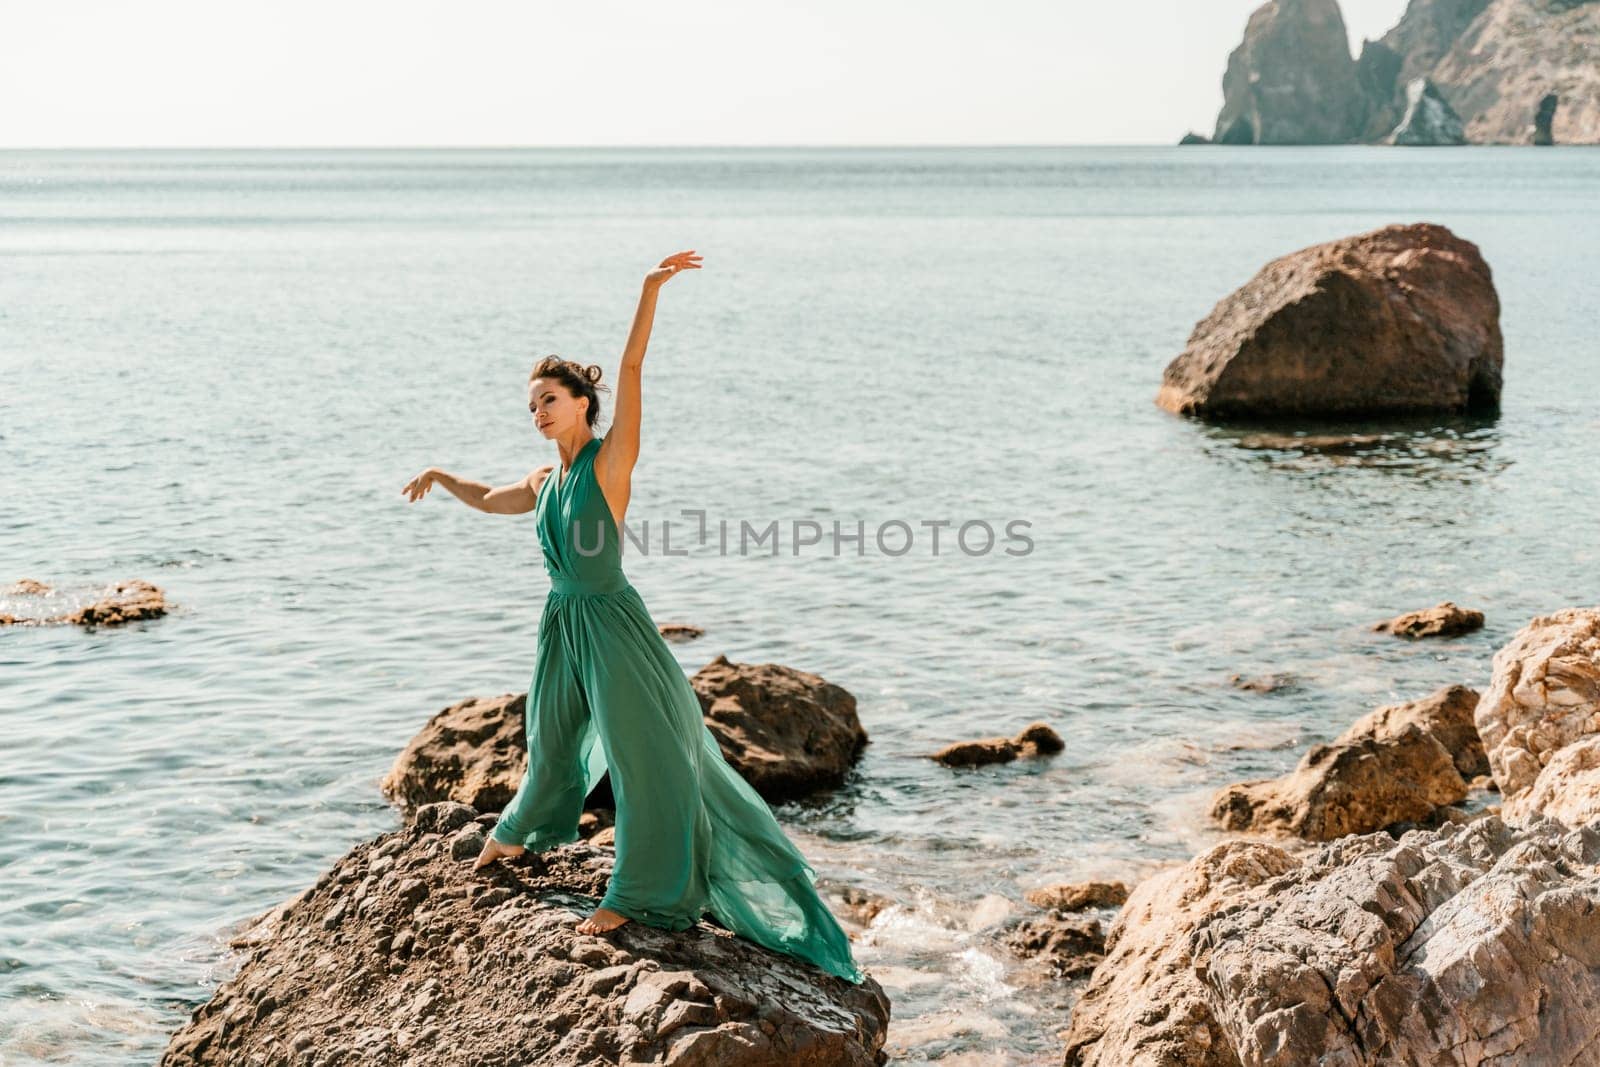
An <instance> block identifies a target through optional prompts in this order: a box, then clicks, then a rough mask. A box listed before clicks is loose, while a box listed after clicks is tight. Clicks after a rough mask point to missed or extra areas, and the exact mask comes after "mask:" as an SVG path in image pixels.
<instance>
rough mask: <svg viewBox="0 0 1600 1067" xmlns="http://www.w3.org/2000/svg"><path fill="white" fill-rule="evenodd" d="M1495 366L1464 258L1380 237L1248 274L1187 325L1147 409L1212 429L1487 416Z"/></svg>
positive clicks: (1408, 233)
mask: <svg viewBox="0 0 1600 1067" xmlns="http://www.w3.org/2000/svg"><path fill="white" fill-rule="evenodd" d="M1502 361H1503V354H1502V339H1501V334H1500V300H1499V296H1498V295H1497V294H1496V292H1495V288H1494V283H1493V281H1492V279H1491V277H1490V272H1489V266H1488V264H1486V263H1485V262H1484V261H1483V257H1482V256H1481V255H1479V253H1478V248H1477V246H1476V245H1474V244H1472V243H1471V242H1470V241H1464V240H1462V239H1461V238H1459V237H1457V236H1455V235H1454V234H1453V233H1451V232H1450V231H1449V230H1447V229H1446V228H1444V227H1443V226H1437V225H1433V224H1431V223H1417V224H1415V225H1409V226H1401V225H1395V226H1385V227H1383V228H1382V229H1378V230H1371V231H1368V232H1366V233H1361V234H1356V235H1354V236H1351V237H1345V238H1341V239H1340V240H1337V241H1330V242H1327V243H1325V244H1319V245H1312V246H1310V247H1308V248H1302V249H1299V250H1298V251H1295V252H1291V253H1289V254H1287V255H1284V256H1279V257H1278V258H1277V259H1274V260H1272V261H1271V262H1270V263H1268V264H1267V265H1266V266H1264V267H1262V268H1261V270H1260V271H1258V272H1257V273H1256V275H1255V277H1253V278H1251V279H1250V280H1249V281H1248V282H1246V283H1245V284H1244V285H1243V286H1242V287H1241V288H1239V289H1237V290H1235V291H1234V292H1233V293H1232V294H1230V295H1229V296H1227V297H1225V298H1223V299H1222V300H1221V301H1220V302H1219V303H1218V304H1217V306H1216V307H1215V308H1213V309H1212V311H1211V313H1210V314H1209V315H1207V316H1206V317H1205V318H1204V319H1201V320H1200V322H1199V323H1198V324H1196V326H1195V328H1194V331H1193V332H1192V333H1191V334H1190V335H1189V343H1188V347H1186V348H1185V349H1184V351H1183V352H1182V353H1181V354H1180V355H1179V356H1178V357H1177V358H1176V359H1174V360H1173V361H1172V362H1171V363H1170V364H1168V366H1167V368H1166V371H1165V373H1164V374H1163V377H1162V385H1161V390H1160V392H1159V394H1158V395H1157V397H1156V403H1157V404H1159V405H1160V406H1161V407H1163V408H1165V409H1166V410H1168V411H1172V412H1176V413H1178V414H1183V415H1200V416H1207V417H1216V418H1230V417H1266V416H1287V415H1313V416H1314V415H1341V416H1343V415H1374V414H1389V413H1397V412H1413V411H1445V412H1465V411H1493V410H1496V409H1498V406H1499V403H1500V385H1501V364H1502Z"/></svg>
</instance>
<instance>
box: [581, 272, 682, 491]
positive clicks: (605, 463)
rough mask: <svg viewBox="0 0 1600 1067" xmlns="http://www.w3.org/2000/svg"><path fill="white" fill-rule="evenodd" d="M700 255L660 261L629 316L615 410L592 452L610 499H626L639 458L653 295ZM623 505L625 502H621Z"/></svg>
mask: <svg viewBox="0 0 1600 1067" xmlns="http://www.w3.org/2000/svg"><path fill="white" fill-rule="evenodd" d="M699 269H700V257H699V256H697V255H695V253H694V250H693V249H690V250H689V251H687V252H678V253H676V254H674V255H670V256H668V257H667V258H666V259H663V260H662V261H661V266H659V267H657V268H656V269H655V270H653V271H651V272H650V273H649V274H647V275H645V279H644V292H643V293H641V294H640V295H639V310H638V311H636V312H635V313H634V316H633V329H632V330H631V331H629V333H628V343H627V346H626V347H625V348H623V350H622V366H621V368H620V369H619V370H618V372H617V411H616V415H615V416H614V417H613V418H612V420H611V428H610V429H609V430H607V431H606V439H605V442H604V443H603V445H602V447H601V449H600V451H599V452H597V453H596V454H595V476H596V477H597V478H598V479H599V481H600V485H601V488H602V489H610V490H615V492H607V493H606V496H607V498H608V499H611V500H617V499H621V500H624V501H625V500H626V499H627V495H628V489H629V483H630V481H631V479H632V476H633V465H634V463H636V462H637V461H638V459H639V423H640V411H641V389H640V383H641V379H642V374H641V371H642V370H643V367H644V352H645V347H646V346H647V345H648V344H649V343H650V327H651V325H652V324H653V323H654V322H655V317H656V294H657V293H658V292H660V291H661V286H662V285H663V284H665V283H666V281H667V279H669V278H671V277H672V276H673V275H675V274H677V273H678V272H679V271H681V270H699ZM624 507H626V504H624Z"/></svg>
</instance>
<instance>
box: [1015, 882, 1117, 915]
mask: <svg viewBox="0 0 1600 1067" xmlns="http://www.w3.org/2000/svg"><path fill="white" fill-rule="evenodd" d="M1023 895H1024V897H1026V898H1027V901H1028V903H1030V904H1037V905H1038V906H1039V907H1041V908H1054V909H1056V910H1057V911H1083V910H1084V909H1085V908H1116V907H1120V906H1121V905H1122V904H1123V903H1124V902H1125V901H1126V900H1127V899H1128V886H1127V884H1126V883H1123V882H1062V883H1061V884H1059V885H1047V886H1041V887H1040V888H1038V889H1030V890H1028V891H1027V892H1026V893H1025V894H1023Z"/></svg>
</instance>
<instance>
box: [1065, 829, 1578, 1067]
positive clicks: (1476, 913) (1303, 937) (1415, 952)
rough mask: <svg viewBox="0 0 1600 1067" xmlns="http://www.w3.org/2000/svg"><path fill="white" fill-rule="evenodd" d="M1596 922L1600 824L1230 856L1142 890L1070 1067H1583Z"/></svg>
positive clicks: (1360, 840)
mask: <svg viewBox="0 0 1600 1067" xmlns="http://www.w3.org/2000/svg"><path fill="white" fill-rule="evenodd" d="M1597 910H1600V826H1590V827H1585V828H1583V829H1579V830H1568V829H1567V828H1566V827H1563V826H1561V825H1560V824H1559V823H1556V822H1554V821H1552V820H1547V819H1535V820H1533V821H1532V822H1531V823H1530V824H1529V825H1527V826H1522V827H1516V826H1511V825H1508V824H1506V823H1505V822H1503V821H1501V820H1500V819H1499V818H1498V817H1496V816H1494V815H1486V816H1483V817H1481V818H1478V819H1475V820H1473V821H1472V822H1469V823H1465V824H1461V825H1455V824H1450V825H1446V826H1443V827H1441V828H1439V829H1437V830H1413V831H1411V832H1409V833H1407V834H1405V835H1404V836H1403V837H1401V838H1400V839H1399V840H1395V839H1394V838H1392V837H1390V836H1389V835H1387V834H1382V833H1375V834H1368V835H1363V836H1358V837H1347V838H1343V839H1341V840H1339V841H1335V842H1331V843H1329V844H1326V845H1323V846H1321V847H1319V848H1317V849H1315V850H1314V851H1312V852H1311V853H1310V854H1309V855H1308V856H1306V857H1305V858H1303V859H1296V858H1295V857H1294V856H1292V855H1290V854H1289V853H1288V852H1286V851H1284V850H1282V849H1279V848H1276V847H1274V846H1273V845H1270V844H1267V843H1264V842H1241V841H1229V842H1225V843H1223V844H1221V845H1218V846H1216V847H1215V848H1212V849H1211V850H1209V851H1207V852H1205V853H1203V854H1202V855H1200V856H1199V857H1197V858H1196V859H1194V860H1193V861H1192V862H1190V863H1189V864H1188V865H1187V866H1184V867H1182V868H1179V869H1177V870H1174V871H1169V872H1165V873H1163V874H1160V875H1157V876H1155V877H1154V878H1151V879H1149V880H1147V881H1146V882H1144V883H1142V884H1141V885H1139V886H1137V887H1136V888H1135V889H1134V891H1133V894H1132V896H1131V897H1130V898H1129V900H1128V903H1127V905H1126V906H1124V907H1123V909H1122V911H1121V912H1120V913H1119V914H1118V916H1117V919H1116V920H1115V922H1113V924H1112V927H1111V929H1110V931H1109V932H1108V935H1107V955H1106V959H1105V961H1104V962H1102V963H1101V964H1100V965H1099V967H1097V968H1096V969H1095V972H1094V974H1093V976H1092V977H1091V978H1090V980H1089V984H1088V987H1087V988H1086V989H1085V990H1084V993H1083V996H1082V997H1081V998H1080V999H1079V1001H1078V1003H1077V1005H1076V1007H1075V1008H1074V1009H1073V1013H1072V1022H1071V1028H1070V1030H1069V1031H1068V1035H1067V1046H1066V1054H1065V1057H1064V1063H1065V1065H1066V1067H1169V1065H1175V1064H1182V1065H1184V1067H1241V1065H1249V1067H1299V1065H1301V1064H1313V1063H1320V1064H1339V1065H1341V1067H1366V1065H1372V1067H1377V1065H1380V1064H1381V1065H1387V1064H1402V1063H1404V1064H1425V1063H1426V1064H1447V1063H1449V1064H1455V1063H1471V1064H1479V1065H1484V1067H1512V1065H1514V1064H1535V1063H1549V1064H1576V1063H1586V1062H1589V1060H1587V1059H1585V1058H1584V1053H1583V1050H1584V1049H1586V1048H1590V1047H1591V1046H1592V1043H1593V1041H1594V1035H1595V1034H1596V1033H1600V934H1597V929H1600V927H1597V924H1596V921H1595V916H1596V914H1597Z"/></svg>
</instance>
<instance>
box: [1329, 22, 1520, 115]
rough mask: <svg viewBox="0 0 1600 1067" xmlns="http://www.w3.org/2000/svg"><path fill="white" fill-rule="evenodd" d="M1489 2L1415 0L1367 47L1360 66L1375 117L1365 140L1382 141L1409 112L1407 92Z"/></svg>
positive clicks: (1432, 66)
mask: <svg viewBox="0 0 1600 1067" xmlns="http://www.w3.org/2000/svg"><path fill="white" fill-rule="evenodd" d="M1487 6H1489V0H1410V3H1408V4H1407V5H1406V10H1405V14H1403V15H1402V16H1401V17H1400V20H1399V21H1398V22H1396V23H1395V24H1394V27H1393V28H1392V29H1390V30H1389V32H1388V33H1386V34H1384V35H1383V37H1381V38H1380V39H1378V40H1376V41H1366V42H1363V44H1362V49H1361V58H1360V59H1359V60H1358V61H1357V65H1358V67H1359V68H1360V70H1359V73H1360V76H1361V80H1362V87H1363V88H1364V89H1365V90H1366V91H1367V94H1368V96H1369V98H1370V101H1371V105H1370V106H1371V108H1372V114H1371V115H1370V117H1369V119H1368V123H1367V132H1366V136H1365V137H1364V138H1363V139H1364V140H1369V141H1376V140H1379V139H1381V138H1383V137H1384V136H1385V135H1386V134H1388V133H1389V132H1390V131H1391V130H1393V129H1394V127H1395V125H1396V124H1397V123H1399V121H1400V119H1401V116H1402V115H1403V114H1404V113H1405V109H1406V100H1405V92H1406V89H1407V87H1408V86H1410V85H1411V83H1412V82H1414V81H1415V80H1416V79H1418V78H1423V77H1427V75H1428V73H1429V72H1430V71H1432V70H1433V68H1434V66H1435V65H1437V64H1438V62H1439V60H1441V59H1443V58H1444V56H1445V54H1446V53H1447V52H1449V51H1450V49H1451V48H1452V47H1453V46H1454V45H1455V43H1456V41H1457V39H1459V38H1460V36H1461V34H1462V32H1463V31H1465V30H1466V28H1467V27H1468V26H1470V25H1471V24H1472V20H1473V19H1475V18H1477V17H1478V15H1480V14H1481V13H1482V12H1483V9H1484V8H1485V7H1487Z"/></svg>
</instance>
